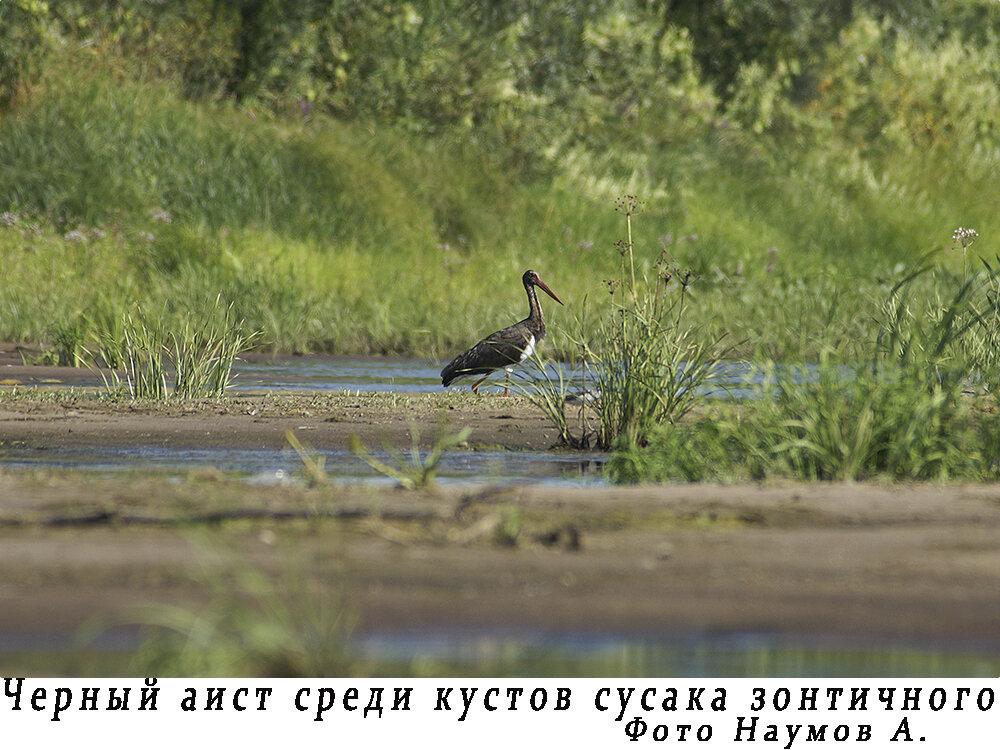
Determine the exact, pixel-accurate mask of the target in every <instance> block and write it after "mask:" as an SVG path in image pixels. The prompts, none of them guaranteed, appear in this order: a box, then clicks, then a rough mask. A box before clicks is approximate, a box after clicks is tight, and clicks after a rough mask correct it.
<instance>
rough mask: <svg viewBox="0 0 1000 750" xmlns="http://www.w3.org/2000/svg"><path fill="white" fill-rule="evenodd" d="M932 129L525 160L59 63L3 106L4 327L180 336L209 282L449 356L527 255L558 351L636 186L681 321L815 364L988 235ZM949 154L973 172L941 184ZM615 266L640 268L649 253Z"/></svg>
mask: <svg viewBox="0 0 1000 750" xmlns="http://www.w3.org/2000/svg"><path fill="white" fill-rule="evenodd" d="M490 145H491V147H492V146H495V144H490ZM946 145H947V144H944V145H942V146H941V147H940V148H938V149H935V150H932V151H931V152H930V153H928V154H927V155H926V158H925V159H922V160H915V159H914V158H913V154H912V153H911V152H905V151H904V150H899V152H898V153H895V152H889V153H884V154H876V155H871V156H865V155H862V154H861V153H860V152H858V151H857V150H856V149H854V148H853V146H851V145H850V144H848V143H844V142H840V141H837V140H835V139H834V140H831V141H829V142H826V143H822V144H817V145H816V146H809V145H808V144H806V145H805V146H802V147H799V148H796V149H792V150H790V151H788V153H781V152H779V151H778V149H777V148H774V149H773V150H771V151H768V150H766V147H767V146H768V143H767V142H766V141H764V140H760V141H754V140H752V139H748V137H747V136H745V135H743V136H741V137H740V138H734V139H725V138H722V137H720V136H719V135H717V134H715V133H712V132H708V133H704V134H701V135H697V134H696V135H691V134H690V133H689V134H687V135H686V136H685V138H684V139H682V140H676V141H665V142H661V143H659V144H657V145H655V146H653V147H650V148H649V149H648V150H647V151H646V152H645V153H644V152H643V151H640V150H637V149H632V148H631V147H630V146H628V144H623V151H622V153H621V154H618V156H617V157H616V158H605V157H602V156H601V154H600V152H595V153H594V154H593V155H591V156H590V157H587V158H580V157H576V158H571V152H569V151H568V150H566V149H560V148H559V147H558V146H554V147H553V151H552V153H551V154H549V155H548V156H547V157H546V158H547V159H548V161H547V162H545V163H544V164H539V167H540V168H539V169H537V170H528V171H525V170H523V168H521V167H518V166H511V163H510V162H511V160H510V159H507V158H505V157H506V156H507V155H506V154H503V153H493V151H492V150H491V149H490V148H487V147H486V145H485V144H484V143H479V142H477V141H476V140H474V139H468V138H463V137H460V136H459V135H457V134H455V133H451V134H443V135H440V136H435V137H431V136H411V135H407V134H406V133H405V132H403V131H400V130H397V129H394V128H392V127H388V126H383V127H379V128H375V129H371V130H369V129H368V128H366V127H364V126H362V125H359V124H355V123H348V122H340V121H335V120H332V119H328V118H325V117H316V118H314V119H312V120H309V121H302V120H301V119H294V118H280V117H276V116H270V115H266V113H265V114H260V115H258V116H251V113H250V112H249V111H248V110H246V109H243V108H239V107H235V106H232V105H230V104H225V103H219V104H210V103H200V104H199V103H194V102H191V101H189V100H185V99H182V98H181V97H180V96H179V95H178V94H176V93H175V89H174V88H173V87H172V85H171V83H170V82H169V80H145V79H142V78H138V77H135V76H133V77H129V76H128V75H125V74H123V73H121V72H120V71H118V70H111V69H109V68H108V67H105V66H102V65H99V64H95V63H91V64H89V65H86V66H84V65H80V64H79V63H78V62H76V63H74V62H73V61H70V62H67V63H64V64H62V65H61V66H54V67H52V68H51V69H50V71H49V73H48V75H47V76H46V77H45V79H44V81H43V83H42V84H41V85H40V86H39V87H38V88H37V89H36V90H34V91H33V92H32V95H31V96H30V97H28V98H27V99H26V100H25V101H24V102H23V103H22V104H20V106H18V107H17V108H15V109H14V110H13V112H11V113H10V114H8V115H7V116H5V117H4V118H3V120H2V121H0V209H2V210H3V211H5V212H7V213H6V214H5V216H6V217H7V218H6V219H5V220H4V222H0V255H2V257H3V258H4V260H5V267H6V268H7V271H8V278H7V281H6V283H5V288H4V295H3V299H2V302H0V337H2V338H5V339H12V340H17V341H25V342H30V341H41V342H44V343H46V344H48V345H50V346H53V347H57V348H59V350H60V351H61V352H63V353H64V356H66V357H69V358H72V356H73V355H72V343H71V339H72V336H70V339H67V338H66V336H67V334H69V333H71V331H72V326H73V325H74V322H75V321H78V320H81V319H83V320H87V319H90V318H93V317H95V316H98V315H99V314H100V310H101V309H102V308H103V307H107V306H110V307H111V308H116V309H123V308H126V307H129V306H131V305H134V304H138V305H140V306H141V307H142V308H143V309H146V310H149V311H155V314H156V315H157V316H159V317H160V319H161V320H162V321H163V322H164V324H165V326H166V328H167V329H168V330H179V329H180V328H181V327H182V326H183V324H184V321H185V320H187V319H189V318H190V319H194V320H201V319H205V318H206V316H207V312H208V310H209V308H210V307H211V305H212V304H213V302H214V300H215V299H216V298H217V297H218V296H219V295H220V294H221V297H222V301H223V302H224V303H225V304H227V305H232V309H233V315H234V317H236V318H237V319H242V320H244V321H245V323H246V326H247V329H248V330H260V331H262V334H263V335H262V336H261V338H260V340H259V341H258V342H256V346H257V347H258V348H268V349H272V350H279V351H330V352H338V353H355V354H365V353H380V354H422V355H426V356H430V357H438V358H441V359H444V358H446V357H447V356H449V355H450V354H453V353H454V352H455V351H456V350H457V349H459V348H462V347H464V346H467V345H468V344H469V343H470V342H472V341H475V340H477V339H478V338H480V337H481V336H482V334H483V333H484V332H488V331H489V330H493V329H494V328H496V327H497V326H498V325H502V324H505V323H508V322H513V321H514V320H516V319H518V318H519V317H522V316H523V314H524V307H525V305H524V300H523V298H522V297H523V295H522V294H521V292H520V287H519V285H518V284H517V283H516V282H517V278H518V277H519V275H520V274H521V273H522V272H523V271H524V269H525V268H529V267H533V268H536V270H539V272H540V273H542V274H543V276H544V277H545V278H546V279H548V280H549V281H550V283H551V285H552V286H553V288H554V289H556V290H557V291H558V293H559V294H560V296H561V297H562V298H563V299H564V300H566V301H567V302H568V307H567V309H566V310H558V311H557V310H550V311H548V312H549V320H550V323H551V325H550V331H551V332H550V335H549V340H548V346H549V347H550V351H554V352H556V353H557V354H565V353H571V352H572V350H573V347H572V346H571V340H572V336H571V335H570V334H571V333H572V331H570V330H569V328H570V326H571V321H572V320H573V316H575V315H576V314H577V313H578V312H580V311H582V310H583V308H584V305H585V301H586V304H587V305H589V307H590V309H591V310H592V312H593V314H594V315H596V316H598V317H602V316H603V315H604V314H605V312H606V308H604V307H603V305H606V304H610V301H609V300H608V299H607V295H606V293H605V291H604V285H603V281H604V280H605V279H607V278H613V277H615V276H616V275H617V272H618V265H617V258H616V256H615V253H614V252H613V250H612V248H613V243H614V241H615V240H616V239H617V238H618V236H619V234H620V223H619V221H618V218H617V217H616V216H615V215H614V213H613V212H612V211H611V210H610V205H611V197H610V196H614V195H616V194H619V193H622V192H625V191H626V189H627V188H628V186H629V185H633V184H636V183H637V182H640V183H641V184H643V185H644V186H646V187H648V188H649V189H650V193H649V197H648V200H647V205H646V207H645V212H644V217H643V222H642V225H641V226H638V227H637V228H636V236H635V238H634V242H635V244H636V246H643V247H646V248H654V249H656V248H659V247H661V246H662V247H664V248H666V249H667V251H668V252H669V254H670V256H671V257H672V259H673V260H674V261H675V262H676V263H678V264H682V265H687V266H690V267H692V268H693V269H694V270H695V272H696V277H695V283H694V284H693V285H692V286H691V288H690V294H689V296H688V301H687V311H686V316H687V319H688V320H689V321H690V323H691V325H692V326H695V327H698V328H700V329H703V330H708V331H711V332H713V333H714V334H716V335H718V334H722V333H725V334H728V336H729V340H732V341H746V342H747V343H746V344H745V346H744V351H743V352H742V353H744V354H753V353H763V354H766V355H768V356H772V357H774V358H777V359H810V358H813V359H814V358H815V357H816V356H817V355H818V353H819V351H821V350H822V349H823V348H824V347H827V346H830V345H833V346H834V347H837V348H843V349H850V348H851V347H852V346H854V342H856V341H858V340H862V339H871V338H872V337H873V330H872V327H871V322H870V320H868V319H866V318H865V317H863V316H861V317H859V316H858V315H855V314H854V311H855V310H857V309H859V308H861V307H862V306H863V305H864V304H865V303H866V302H868V301H870V300H871V299H875V298H878V297H880V296H882V295H883V293H884V291H885V289H886V288H888V287H890V286H891V284H892V283H894V282H895V281H896V280H897V279H898V276H899V275H900V272H899V271H898V270H896V269H897V266H898V265H899V264H900V263H902V262H905V261H908V260H911V259H913V258H916V257H918V256H920V255H921V254H923V253H924V251H926V250H929V249H934V248H940V249H941V250H942V252H941V253H940V254H939V255H938V256H937V258H936V260H937V261H939V262H941V263H943V264H944V265H945V266H947V267H950V268H954V269H956V271H957V270H958V269H959V268H960V264H961V262H962V259H961V257H960V255H961V254H960V253H958V252H956V251H955V250H954V248H953V247H952V246H951V243H950V241H949V239H950V233H951V231H952V229H954V227H955V226H958V225H960V224H962V225H974V226H976V228H977V229H978V230H979V231H980V233H981V234H982V235H983V237H984V240H982V241H981V242H980V243H978V244H977V245H976V247H975V250H980V249H983V250H986V249H987V248H988V247H989V244H988V238H989V237H990V236H991V232H992V235H993V236H995V235H996V230H997V229H1000V227H998V226H997V223H998V221H1000V220H998V219H997V217H996V214H995V211H993V209H992V204H991V202H990V200H989V194H990V191H989V190H988V189H987V188H988V184H989V180H988V175H989V174H991V172H990V170H989V168H988V167H989V165H990V164H994V161H995V158H996V157H995V155H991V152H988V151H986V152H982V150H981V149H980V151H977V152H976V154H978V158H976V159H975V160H974V159H973V153H972V151H971V150H970V147H969V146H967V145H965V144H964V143H963V142H956V143H954V144H952V147H951V148H950V149H949V148H947V147H946ZM980 152H981V153H980ZM626 155H628V158H625V156H626ZM539 158H540V160H541V157H539ZM955 161H964V162H968V163H969V164H970V165H971V166H974V168H971V167H970V169H969V170H968V172H967V174H968V176H967V177H966V178H964V179H963V180H959V181H956V180H952V179H950V178H948V179H944V180H942V179H940V175H941V174H942V173H945V172H949V170H948V169H947V164H948V163H953V162H955ZM973 161H974V162H975V163H974V165H973ZM917 162H919V163H917ZM663 165H668V166H663ZM541 167H544V169H542V168H541ZM636 175H642V179H641V180H637V178H636ZM901 207H902V208H903V210H901ZM651 255H653V256H655V253H652V254H651ZM977 262H978V261H976V260H975V259H974V258H973V259H971V261H970V265H974V264H975V263H977ZM635 270H636V274H637V276H639V277H640V278H641V277H642V276H644V275H650V276H652V274H653V267H652V258H645V259H637V261H636V268H635ZM64 350H65V351H64Z"/></svg>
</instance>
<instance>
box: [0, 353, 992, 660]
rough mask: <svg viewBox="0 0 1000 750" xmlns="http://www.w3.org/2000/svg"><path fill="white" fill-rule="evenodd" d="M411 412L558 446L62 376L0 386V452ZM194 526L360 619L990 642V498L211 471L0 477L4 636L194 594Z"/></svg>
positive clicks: (321, 424)
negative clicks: (294, 570)
mask: <svg viewBox="0 0 1000 750" xmlns="http://www.w3.org/2000/svg"><path fill="white" fill-rule="evenodd" d="M60 369H61V370H63V372H60V373H59V375H60V377H61V378H62V379H63V381H64V382H63V384H64V385H70V384H69V383H66V382H65V380H66V372H65V368H60ZM16 370H17V368H16V367H13V368H8V369H7V373H6V374H8V375H10V374H11V373H12V372H14V371H16ZM31 370H32V371H33V374H34V375H37V374H38V373H37V370H36V369H35V368H31ZM13 377H27V376H26V375H25V374H23V373H21V374H19V375H17V376H13ZM11 388H12V386H5V387H4V388H3V390H4V391H10V389H11ZM411 424H417V425H418V426H419V428H420V431H421V435H422V439H423V441H424V442H425V443H426V442H429V440H430V439H431V437H432V436H433V434H434V432H435V431H436V430H448V431H452V432H454V431H457V430H458V429H460V428H462V427H469V428H470V429H471V430H472V432H471V435H470V437H469V443H470V449H474V448H476V447H487V446H488V447H491V448H497V447H503V448H507V449H511V450H532V449H544V448H548V447H550V446H551V444H552V443H553V441H554V439H555V433H554V431H553V430H552V428H551V427H549V426H548V424H547V422H546V421H545V420H544V418H543V417H542V416H541V415H540V413H539V412H538V411H537V410H535V409H534V408H533V407H532V406H531V405H530V404H528V403H527V402H525V401H523V400H521V399H519V398H515V397H512V398H503V397H500V396H494V395H489V396H479V397H476V396H472V395H470V394H468V393H465V392H462V393H459V392H449V393H447V394H442V395H440V396H438V395H414V396H397V395H393V394H380V395H374V394H361V395H360V396H359V395H357V394H354V395H352V394H323V395H316V394H287V395H264V394H258V395H253V394H251V395H246V396H242V395H241V396H239V397H236V398H231V399H227V400H226V401H223V402H220V403H216V402H199V403H180V402H178V403H176V404H173V403H168V404H165V405H159V404H135V403H131V402H128V401H122V402H117V403H115V402H109V401H107V400H102V399H98V398H96V397H94V396H93V395H82V394H76V395H71V394H70V393H69V392H68V391H67V390H65V389H60V390H58V391H55V392H51V393H50V392H42V391H39V392H36V393H34V394H33V395H32V397H31V398H29V399H25V398H11V397H10V396H9V395H6V394H0V442H2V445H0V457H2V446H3V445H6V446H10V445H19V446H30V447H33V448H39V449H46V448H56V447H58V446H62V445H70V444H72V445H80V446H85V445H95V444H108V445H150V446H175V447H228V448H246V447H275V448H277V447H281V446H283V445H285V431H286V430H288V429H292V430H294V431H295V434H296V435H297V436H298V437H299V438H300V439H301V440H303V441H304V442H307V443H309V444H311V445H313V446H315V447H316V448H322V449H342V448H346V447H347V445H348V441H349V437H350V435H351V434H357V435H359V436H360V437H361V438H362V439H363V440H365V441H366V442H368V443H369V444H377V442H378V441H379V440H380V439H382V438H385V439H387V440H388V441H389V442H390V443H392V444H395V445H397V446H399V447H403V446H407V445H409V442H410V426H411ZM192 535H196V536H197V539H199V540H200V541H194V540H193V538H192ZM206 539H208V540H210V541H209V543H208V546H209V547H211V546H213V545H218V546H222V547H225V548H226V549H229V550H231V552H230V553H229V554H230V559H231V561H232V560H235V561H236V562H235V563H234V564H236V565H252V566H259V567H261V568H262V569H273V568H275V567H276V566H279V565H280V564H281V563H280V562H279V559H286V558H287V557H288V555H289V554H294V557H295V559H296V560H297V563H296V564H297V565H300V566H301V570H302V571H305V573H304V574H305V575H309V576H313V577H315V578H316V579H317V580H322V581H325V582H329V583H330V585H337V586H342V587H343V588H344V590H345V592H346V593H347V595H348V597H349V599H350V601H351V602H352V606H354V607H355V608H356V611H357V614H358V618H359V628H360V630H361V631H362V632H364V631H371V630H378V631H382V632H385V631H408V630H425V629H449V628H457V627H462V628H465V627H471V628H488V629H489V628H508V627H510V628H527V629H533V630H541V631H573V632H577V633H580V632H584V633H585V632H594V633H605V632H613V633H620V634H644V635H648V634H653V635H669V634H671V633H683V634H691V633H712V634H718V633H731V632H766V633H775V634H798V635H808V636H837V637H849V638H857V639H861V640H864V639H866V638H905V639H911V638H912V639H926V640H928V641H931V642H936V643H941V644H947V645H948V646H949V647H955V646H957V647H962V646H963V645H968V646H970V647H972V646H975V647H977V648H979V647H982V646H983V644H986V648H987V649H988V650H990V651H992V652H994V653H996V652H998V651H1000V487H994V486H957V485H949V486H937V485H926V484H921V485H895V486H877V485H870V484H832V483H825V484H800V483H787V484H775V485H765V486H760V485H739V486H717V485H667V486H640V487H625V488H619V487H613V488H578V487H565V488H562V487H548V486H538V485H535V486H516V487H506V488H498V487H490V486H488V485H477V486H470V487H465V488H462V487H452V486H449V487H438V488H432V489H430V490H423V491H404V490H398V489H392V488H384V487H383V488H374V487H371V486H362V485H357V486H347V487H345V486H329V485H321V486H316V487H311V488H310V487H306V486H304V484H302V483H285V484H281V485H268V486H261V485H248V484H247V483H245V482H243V481H240V480H238V479H236V478H233V477H229V476H225V475H222V474H221V473H219V472H214V471H210V470H204V469H199V470H194V471H191V472H190V473H189V474H188V475H186V476H184V477H181V478H180V479H177V478H176V477H174V478H173V479H170V480H168V479H165V478H164V477H162V476H157V475H155V474H151V473H149V472H142V471H137V472H134V473H128V474H114V475H107V476H97V475H94V474H93V473H81V472H75V471H70V470H45V469H43V470H30V471H29V470H16V471H15V470H10V469H7V470H3V469H2V468H0V637H4V638H8V639H10V638H13V639H17V638H20V637H25V636H28V635H31V636H33V637H41V636H53V637H56V638H62V637H68V636H70V635H71V634H73V633H74V632H75V631H76V629H78V628H79V627H80V626H81V624H83V623H84V622H86V621H87V620H88V619H89V618H92V617H94V616H103V617H105V618H112V617H114V616H116V615H117V614H118V613H120V612H121V611H122V610H123V608H124V607H127V606H128V605H132V604H137V603H142V602H149V601H168V602H184V601H203V600H204V591H203V590H202V589H201V588H200V587H199V586H198V585H197V584H196V582H195V581H194V580H193V578H192V576H194V577H195V578H197V574H198V570H200V569H201V567H200V566H201V564H202V563H201V562H200V558H202V557H204V556H205V550H206V547H205V546H204V545H205V540H206ZM232 550H236V552H232ZM233 555H235V557H233Z"/></svg>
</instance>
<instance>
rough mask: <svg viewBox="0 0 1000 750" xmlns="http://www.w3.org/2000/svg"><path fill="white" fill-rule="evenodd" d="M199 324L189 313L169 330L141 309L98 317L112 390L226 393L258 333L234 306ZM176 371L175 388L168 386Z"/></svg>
mask: <svg viewBox="0 0 1000 750" xmlns="http://www.w3.org/2000/svg"><path fill="white" fill-rule="evenodd" d="M210 313H211V314H210V316H209V318H208V319H207V320H205V321H203V322H201V323H200V324H194V323H192V322H191V320H190V317H185V318H183V319H182V320H181V322H180V323H179V325H178V327H176V328H169V329H168V327H167V326H166V325H165V324H164V322H163V321H162V320H161V319H154V318H153V317H152V316H151V315H149V314H147V313H145V312H144V311H143V310H142V309H141V308H136V310H135V312H134V314H133V312H132V311H125V312H124V313H122V314H121V316H120V317H115V316H113V315H107V314H103V315H98V316H95V318H94V325H95V326H97V328H96V330H95V333H94V335H95V337H96V339H97V348H98V352H99V353H100V357H101V359H102V360H103V362H104V364H105V366H106V367H107V368H109V370H108V372H107V373H103V372H102V377H103V378H104V383H105V387H106V388H107V389H108V390H109V391H122V390H124V391H125V392H126V393H127V394H128V395H129V396H130V397H131V398H133V399H149V400H154V401H162V400H165V399H167V398H169V397H173V398H189V399H193V398H214V399H219V398H222V396H223V395H225V392H226V390H227V389H228V388H229V387H230V385H231V382H232V369H233V364H234V363H235V361H236V358H237V356H239V355H240V354H242V353H243V352H244V351H247V350H248V349H250V348H251V346H252V345H253V343H254V342H255V341H256V340H257V339H258V338H259V336H260V332H259V331H252V332H250V333H246V332H245V331H244V327H243V324H242V322H240V323H237V322H234V321H233V319H232V305H229V306H226V307H223V306H222V302H221V298H216V303H215V307H214V308H213V309H212V310H211V311H210ZM169 370H172V371H173V376H174V377H173V388H172V389H170V388H168V386H167V376H168V371H169Z"/></svg>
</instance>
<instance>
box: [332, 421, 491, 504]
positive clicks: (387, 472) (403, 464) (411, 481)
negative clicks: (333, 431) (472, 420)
mask: <svg viewBox="0 0 1000 750" xmlns="http://www.w3.org/2000/svg"><path fill="white" fill-rule="evenodd" d="M471 432H472V430H471V428H469V427H464V428H462V429H461V430H459V431H458V432H457V433H448V432H444V431H442V432H441V433H440V434H439V435H438V437H437V438H436V439H435V440H434V443H433V444H432V445H431V449H430V451H427V452H426V453H425V452H423V451H421V450H420V432H419V430H418V429H417V426H416V425H415V424H413V425H410V438H411V440H412V443H411V446H410V452H409V456H404V455H403V454H401V453H400V452H398V451H395V450H393V449H392V448H390V447H389V446H388V445H386V446H385V450H386V451H387V452H388V453H389V456H390V459H391V461H392V463H386V462H385V461H382V460H381V459H379V458H377V457H376V456H373V455H372V454H371V452H370V451H369V450H368V449H367V448H366V447H365V445H364V443H362V442H361V439H360V438H359V437H358V436H357V435H351V438H350V446H351V452H352V453H354V455H356V456H357V457H358V458H360V459H361V460H362V461H364V462H365V463H366V464H368V465H369V466H371V467H372V468H373V469H374V470H375V471H377V472H378V473H379V474H382V475H384V476H386V477H389V478H390V479H392V480H394V481H395V482H396V484H397V485H399V486H400V487H402V488H403V489H407V490H416V489H421V488H424V487H427V486H429V485H431V484H432V483H433V482H434V475H435V474H436V473H437V469H438V464H440V463H441V459H442V458H444V454H445V453H447V452H448V451H449V450H452V449H453V448H456V447H458V446H460V445H462V444H464V443H465V441H466V439H467V438H468V437H469V433H471Z"/></svg>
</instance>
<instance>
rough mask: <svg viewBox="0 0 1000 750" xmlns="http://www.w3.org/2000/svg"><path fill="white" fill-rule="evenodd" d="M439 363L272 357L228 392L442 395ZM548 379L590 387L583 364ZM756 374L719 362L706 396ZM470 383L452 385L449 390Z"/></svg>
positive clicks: (535, 374) (526, 376) (738, 392)
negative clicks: (350, 392) (358, 392)
mask: <svg viewBox="0 0 1000 750" xmlns="http://www.w3.org/2000/svg"><path fill="white" fill-rule="evenodd" d="M441 366H442V363H434V362H427V361H424V360H418V359H364V360H353V359H338V358H332V357H327V358H323V357H289V358H282V359H273V360H254V361H248V362H238V363H237V364H236V366H235V367H234V368H233V374H234V376H235V377H234V380H233V388H232V390H234V391H236V392H239V391H283V390H285V391H287V390H293V391H378V392H386V391H394V392H397V393H440V392H441V391H443V390H444V389H443V388H442V386H441V375H440V372H441ZM546 374H547V375H548V377H549V378H550V379H551V380H552V381H554V382H556V383H558V382H559V380H560V378H562V380H563V381H564V383H565V385H566V390H567V392H569V393H575V392H579V391H583V390H586V389H592V388H593V387H594V383H593V374H592V373H590V372H588V371H587V370H586V368H584V367H583V366H573V365H569V364H566V363H552V364H550V365H547V366H546ZM539 377H541V371H540V370H539V369H538V368H537V367H534V366H526V367H522V368H518V369H517V370H515V371H514V375H513V377H512V379H511V382H512V388H513V389H514V391H515V392H517V389H519V388H523V389H526V390H531V389H532V382H533V380H535V379H536V378H539ZM759 380H760V376H759V375H758V374H756V373H755V372H754V370H753V368H752V367H751V366H750V365H747V364H743V363H739V362H726V363H722V364H721V365H719V367H718V368H717V370H716V376H715V378H714V380H713V384H712V385H711V386H709V387H708V388H707V389H706V391H705V393H704V395H707V396H718V397H722V396H728V397H732V398H746V397H748V396H749V395H750V389H749V385H750V384H751V383H754V382H759ZM503 386H504V375H503V373H502V372H501V373H499V374H496V373H494V375H492V376H491V377H490V379H489V380H487V381H486V382H485V383H484V384H483V385H482V387H481V388H480V391H481V392H492V391H498V390H502V389H503ZM456 387H459V388H461V387H466V388H467V387H468V385H464V386H462V385H452V386H451V388H456Z"/></svg>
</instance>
